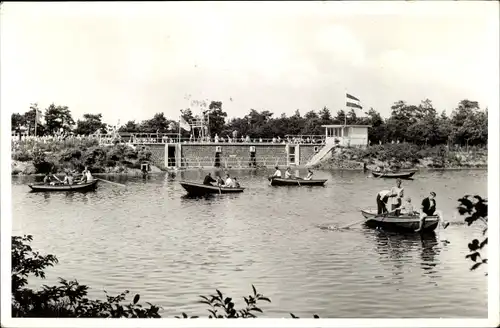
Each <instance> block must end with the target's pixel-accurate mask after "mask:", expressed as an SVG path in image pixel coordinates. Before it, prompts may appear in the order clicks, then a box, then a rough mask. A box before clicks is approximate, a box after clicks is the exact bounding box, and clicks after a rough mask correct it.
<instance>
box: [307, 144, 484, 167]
mask: <svg viewBox="0 0 500 328" xmlns="http://www.w3.org/2000/svg"><path fill="white" fill-rule="evenodd" d="M363 166H366V168H367V169H375V168H377V167H380V168H388V169H391V168H392V169H410V168H412V169H413V168H429V169H468V168H487V166H488V152H487V150H486V149H481V150H474V151H469V152H464V151H452V150H448V149H447V148H446V147H445V146H435V147H428V146H417V145H414V144H409V143H400V144H385V145H375V146H370V147H367V148H365V149H361V148H335V149H333V150H332V154H331V157H329V158H328V159H326V160H324V161H323V162H321V163H320V164H318V165H317V166H316V168H318V169H362V168H363Z"/></svg>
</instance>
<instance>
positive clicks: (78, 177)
mask: <svg viewBox="0 0 500 328" xmlns="http://www.w3.org/2000/svg"><path fill="white" fill-rule="evenodd" d="M92 181H94V177H93V176H92V173H90V170H89V169H88V167H85V169H84V170H83V171H82V172H81V173H79V174H78V173H76V172H73V171H66V172H64V178H63V180H60V179H59V178H58V177H57V176H56V175H55V174H51V173H46V174H45V177H44V178H43V183H44V184H46V185H51V186H55V185H74V184H84V183H90V182H92Z"/></svg>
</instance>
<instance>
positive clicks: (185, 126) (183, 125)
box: [179, 116, 191, 131]
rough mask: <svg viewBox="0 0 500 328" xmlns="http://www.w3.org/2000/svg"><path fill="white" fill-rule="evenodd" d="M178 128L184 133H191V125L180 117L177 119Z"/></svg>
mask: <svg viewBox="0 0 500 328" xmlns="http://www.w3.org/2000/svg"><path fill="white" fill-rule="evenodd" d="M179 126H180V127H181V128H182V129H184V130H186V131H191V125H189V123H188V122H186V120H185V119H184V117H182V116H181V117H180V118H179Z"/></svg>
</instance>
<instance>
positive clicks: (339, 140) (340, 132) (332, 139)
mask: <svg viewBox="0 0 500 328" xmlns="http://www.w3.org/2000/svg"><path fill="white" fill-rule="evenodd" d="M321 127H323V128H325V134H326V144H337V145H339V146H344V147H351V146H357V147H359V146H368V128H369V127H371V125H322V126H321Z"/></svg>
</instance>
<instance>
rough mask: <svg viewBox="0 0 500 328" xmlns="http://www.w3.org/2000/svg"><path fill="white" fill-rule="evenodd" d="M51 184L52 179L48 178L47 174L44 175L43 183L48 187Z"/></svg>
mask: <svg viewBox="0 0 500 328" xmlns="http://www.w3.org/2000/svg"><path fill="white" fill-rule="evenodd" d="M51 182H52V179H51V178H50V174H49V173H47V174H45V177H44V178H43V183H44V184H46V185H48V184H50V183H51Z"/></svg>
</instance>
